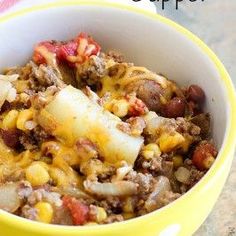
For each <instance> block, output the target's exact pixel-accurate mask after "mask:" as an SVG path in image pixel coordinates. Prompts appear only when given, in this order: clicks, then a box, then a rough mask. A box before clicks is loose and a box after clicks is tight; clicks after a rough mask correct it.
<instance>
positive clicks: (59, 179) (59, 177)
mask: <svg viewBox="0 0 236 236" xmlns="http://www.w3.org/2000/svg"><path fill="white" fill-rule="evenodd" d="M49 174H50V177H51V178H52V180H53V181H54V182H55V184H56V185H58V186H65V185H66V184H67V183H68V178H67V176H66V175H65V173H64V172H63V171H62V170H60V169H59V168H55V167H50V169H49Z"/></svg>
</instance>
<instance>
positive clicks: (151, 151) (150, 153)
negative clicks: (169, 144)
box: [142, 143, 161, 160]
mask: <svg viewBox="0 0 236 236" xmlns="http://www.w3.org/2000/svg"><path fill="white" fill-rule="evenodd" d="M160 155H161V150H160V148H159V146H158V145H157V144H155V143H150V144H148V145H146V146H145V147H144V148H143V150H142V156H143V157H144V158H145V159H147V160H150V159H152V158H154V157H157V156H160Z"/></svg>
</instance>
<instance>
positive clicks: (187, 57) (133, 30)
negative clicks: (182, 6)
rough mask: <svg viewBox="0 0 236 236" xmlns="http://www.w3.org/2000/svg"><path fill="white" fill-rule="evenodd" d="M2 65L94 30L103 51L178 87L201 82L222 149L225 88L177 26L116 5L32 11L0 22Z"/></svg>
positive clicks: (195, 47)
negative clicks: (44, 42)
mask: <svg viewBox="0 0 236 236" xmlns="http://www.w3.org/2000/svg"><path fill="white" fill-rule="evenodd" d="M0 26H1V27H0V69H3V68H5V67H9V66H15V65H23V64H24V63H25V62H27V60H29V58H30V56H31V53H32V50H33V46H34V44H35V43H37V42H39V41H42V40H47V39H57V40H66V39H70V38H72V37H74V36H75V35H76V34H77V33H78V32H80V31H84V32H88V33H89V34H91V35H92V36H93V37H94V38H95V39H96V40H97V41H98V42H99V43H100V44H101V45H102V48H103V50H108V49H117V50H119V51H120V52H122V53H123V54H124V55H125V56H126V59H127V60H128V61H130V62H134V63H136V64H137V65H143V66H146V67H147V68H149V69H151V70H153V71H156V72H158V73H162V74H164V75H165V76H167V77H168V78H169V79H171V80H175V81H177V82H178V83H179V84H180V85H190V84H192V83H193V84H198V85H200V86H201V87H202V88H203V89H204V90H205V91H206V95H207V103H206V110H207V111H209V112H210V113H211V116H212V118H213V136H214V140H215V142H216V144H217V145H218V147H220V146H221V145H222V143H223V140H224V136H225V130H226V124H227V120H228V110H229V107H228V103H227V98H226V89H225V87H224V86H222V84H223V83H222V81H221V78H220V75H219V72H218V71H217V69H216V67H215V65H214V63H213V62H212V61H211V60H210V59H209V58H208V56H207V55H206V54H205V53H204V52H203V50H202V49H200V48H199V47H198V46H197V45H196V44H195V43H193V42H192V41H190V40H189V39H188V38H186V36H183V35H182V34H181V33H179V32H178V31H176V30H175V29H174V28H172V27H170V26H168V25H166V24H164V23H162V22H160V21H157V20H155V19H154V18H150V17H147V16H143V17H140V15H139V14H138V13H135V12H130V11H127V10H121V9H117V8H112V7H105V8H104V7H99V6H79V5H77V6H66V7H57V8H51V9H44V10H43V11H42V10H40V11H37V12H31V13H28V14H26V15H21V16H20V17H16V18H13V19H11V20H8V21H5V22H2V23H0Z"/></svg>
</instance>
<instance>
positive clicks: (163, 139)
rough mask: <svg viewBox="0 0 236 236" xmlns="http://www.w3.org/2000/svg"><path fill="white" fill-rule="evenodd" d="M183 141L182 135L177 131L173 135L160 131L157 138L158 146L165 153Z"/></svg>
mask: <svg viewBox="0 0 236 236" xmlns="http://www.w3.org/2000/svg"><path fill="white" fill-rule="evenodd" d="M184 141H185V139H184V137H183V136H182V135H181V134H179V133H177V132H176V133H174V135H172V134H168V133H162V134H161V136H160V138H159V146H160V149H161V151H162V152H164V153H167V152H171V151H173V150H174V149H175V148H177V147H179V146H180V145H181V144H182V143H183V142H184Z"/></svg>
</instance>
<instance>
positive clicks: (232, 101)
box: [0, 0, 236, 235]
mask: <svg viewBox="0 0 236 236" xmlns="http://www.w3.org/2000/svg"><path fill="white" fill-rule="evenodd" d="M69 6H93V7H96V6H97V7H105V8H113V9H118V10H126V11H129V12H131V13H137V14H139V16H140V17H147V18H150V19H153V20H156V21H159V22H161V23H163V24H165V25H168V26H170V27H171V28H172V29H173V30H175V31H177V32H179V33H180V34H182V35H183V36H185V37H186V38H187V39H188V40H190V41H191V42H193V43H194V44H195V45H196V46H198V47H199V48H200V49H201V50H202V52H203V53H204V54H205V55H206V56H208V58H209V59H211V61H212V62H213V64H214V66H215V69H216V70H217V71H218V73H219V75H220V78H221V83H222V85H224V87H225V89H226V93H227V99H228V101H229V104H228V108H229V111H228V118H227V122H228V125H227V128H226V132H225V135H224V141H223V144H222V146H221V149H220V152H219V154H218V157H217V161H216V162H215V163H214V165H213V166H212V167H211V168H210V170H209V171H208V172H207V174H205V176H204V177H203V178H202V179H201V180H200V181H199V182H198V183H197V184H196V185H195V186H194V187H193V188H192V189H191V190H189V191H188V192H187V193H185V194H184V195H182V196H181V197H180V198H179V199H177V200H175V201H174V202H172V203H170V204H168V205H167V206H165V207H162V208H161V209H158V210H156V211H154V212H151V213H149V214H146V215H143V216H141V217H136V218H133V219H130V220H125V221H122V222H117V223H113V224H107V225H97V226H96V225H95V226H89V227H86V226H82V227H78V226H63V225H51V224H48V225H47V227H43V226H45V224H44V223H40V222H35V221H31V220H28V219H25V218H22V217H19V216H16V215H13V214H11V213H8V212H5V211H3V210H0V222H1V219H3V220H4V221H5V222H7V223H8V224H9V225H15V227H17V228H19V229H20V228H22V229H23V228H28V230H29V231H32V232H34V231H35V230H37V232H41V233H43V232H45V233H54V234H55V233H56V232H58V233H60V235H62V234H63V233H65V234H66V233H69V232H70V233H76V232H77V233H78V232H81V233H82V232H83V233H89V234H91V233H93V232H94V233H95V232H96V230H97V229H98V228H99V230H106V231H107V230H109V229H112V230H114V228H115V227H116V228H117V227H119V228H120V227H122V226H123V227H124V226H125V225H126V226H127V224H129V223H142V220H143V219H144V218H149V217H151V216H152V215H154V214H158V213H159V212H162V211H163V210H165V209H166V208H169V207H174V205H175V204H178V202H182V201H186V198H191V196H192V195H194V194H196V193H198V192H200V191H201V190H202V189H204V188H205V187H206V186H207V185H208V184H210V182H211V181H212V179H213V178H214V177H215V176H218V175H220V174H221V171H220V169H221V167H222V166H223V164H224V162H225V160H226V158H227V157H228V158H229V156H230V155H232V154H233V152H234V150H235V146H236V138H235V136H236V135H235V134H236V122H234V120H236V94H235V89H234V85H233V83H232V80H231V79H230V76H229V74H228V72H227V70H226V69H225V67H224V65H223V64H222V63H221V61H220V60H219V59H218V57H217V56H216V54H215V53H214V52H213V51H212V50H211V49H210V48H209V47H208V46H207V45H206V44H205V43H204V42H203V41H202V40H201V39H199V38H198V37H197V36H195V35H194V34H193V33H192V32H190V31H189V30H187V29H186V28H184V27H183V26H181V25H179V24H178V23H175V22H174V21H172V20H170V19H168V18H166V17H163V16H161V15H159V14H157V13H152V12H149V11H147V10H143V9H140V8H136V7H135V6H128V5H124V4H120V3H109V2H101V1H99V0H69V1H65V0H61V1H57V2H53V3H49V4H39V5H36V6H33V7H30V8H25V9H22V10H18V11H16V12H14V13H10V14H7V15H3V16H0V24H1V23H3V22H6V21H8V20H12V19H14V18H17V17H20V16H23V15H26V14H27V13H32V12H36V11H42V10H47V9H50V8H58V7H69Z"/></svg>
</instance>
